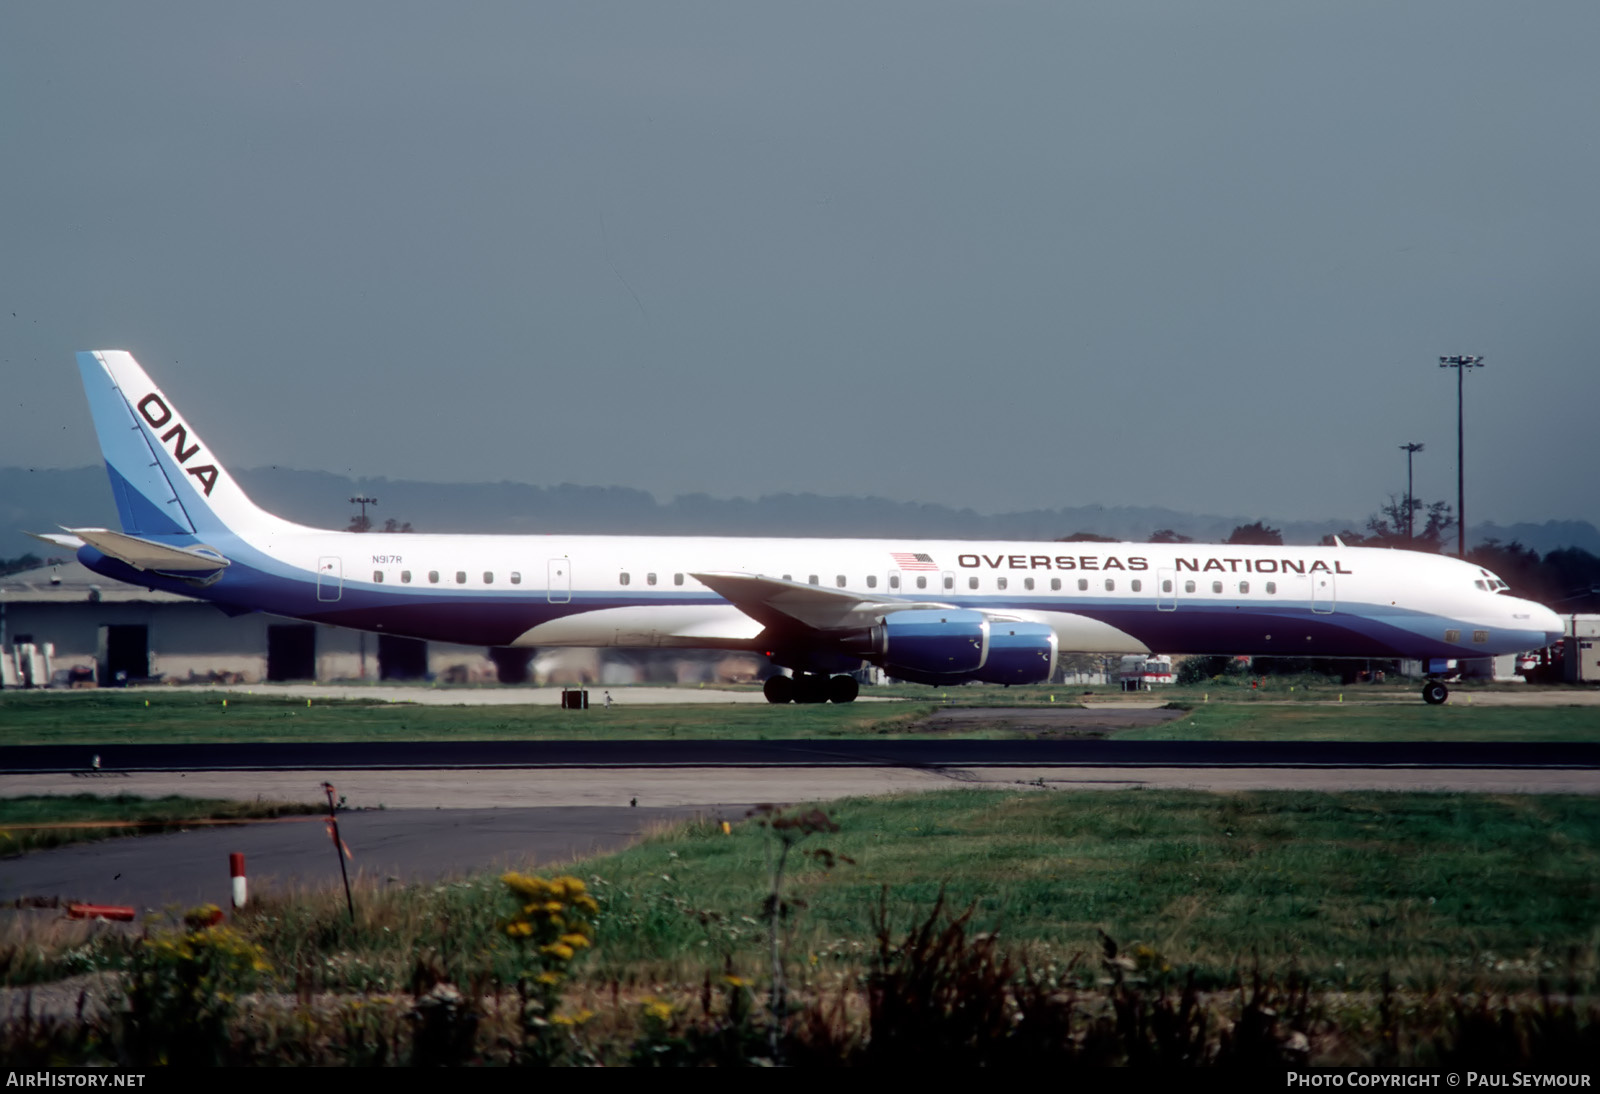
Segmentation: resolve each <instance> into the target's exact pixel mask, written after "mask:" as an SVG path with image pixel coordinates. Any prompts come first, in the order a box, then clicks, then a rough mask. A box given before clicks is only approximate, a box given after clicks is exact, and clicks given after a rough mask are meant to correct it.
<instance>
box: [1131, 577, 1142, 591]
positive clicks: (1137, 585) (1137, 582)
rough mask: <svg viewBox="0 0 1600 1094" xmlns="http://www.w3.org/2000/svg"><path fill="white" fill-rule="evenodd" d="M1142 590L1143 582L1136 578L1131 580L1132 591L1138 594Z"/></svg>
mask: <svg viewBox="0 0 1600 1094" xmlns="http://www.w3.org/2000/svg"><path fill="white" fill-rule="evenodd" d="M1143 588H1144V582H1142V581H1140V580H1139V579H1138V578H1134V579H1133V591H1134V592H1138V591H1139V590H1141V589H1143Z"/></svg>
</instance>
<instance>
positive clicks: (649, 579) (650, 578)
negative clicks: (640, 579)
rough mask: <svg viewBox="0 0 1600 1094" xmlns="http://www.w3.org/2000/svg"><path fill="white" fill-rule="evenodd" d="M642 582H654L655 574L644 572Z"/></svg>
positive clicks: (648, 583) (650, 583) (652, 583)
mask: <svg viewBox="0 0 1600 1094" xmlns="http://www.w3.org/2000/svg"><path fill="white" fill-rule="evenodd" d="M644 583H645V584H646V585H654V584H655V583H656V575H655V574H645V575H644Z"/></svg>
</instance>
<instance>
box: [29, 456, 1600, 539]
mask: <svg viewBox="0 0 1600 1094" xmlns="http://www.w3.org/2000/svg"><path fill="white" fill-rule="evenodd" d="M236 475H237V477H238V479H239V482H240V484H241V485H242V486H243V487H244V488H245V490H246V491H248V492H249V494H250V496H251V497H252V498H253V499H254V500H255V501H256V502H257V503H258V504H260V505H261V506H263V507H264V508H266V509H269V510H271V511H272V512H274V513H278V514H279V515H281V516H284V517H287V518H288V519H290V520H295V521H299V522H301V523H303V524H309V525H312V526H314V527H322V528H343V527H345V526H346V525H347V524H348V523H349V521H350V516H351V513H352V512H353V507H352V506H351V505H350V503H349V500H348V499H349V498H351V497H353V496H355V495H358V494H366V495H368V496H373V497H376V498H377V499H378V505H377V506H376V508H373V509H372V510H371V513H370V515H371V516H372V517H373V518H374V522H375V523H376V524H377V525H379V526H381V525H382V523H383V521H384V520H385V519H387V518H393V519H394V520H397V521H402V522H407V521H408V522H410V524H411V525H412V527H413V528H415V529H416V530H417V531H419V532H520V533H528V534H539V533H549V534H560V533H576V532H589V533H594V534H631V535H749V536H863V537H886V538H905V539H917V538H946V539H1015V540H1051V539H1056V538H1059V537H1061V536H1065V535H1070V534H1071V533H1073V532H1098V533H1100V534H1101V535H1107V536H1114V537H1116V538H1118V539H1128V540H1143V539H1148V538H1149V537H1150V534H1151V533H1152V532H1154V531H1156V530H1157V529H1161V528H1170V529H1172V530H1173V531H1176V532H1179V533H1181V534H1183V535H1187V536H1190V537H1192V538H1194V539H1195V540H1197V541H1200V542H1208V541H1209V542H1217V541H1220V540H1223V539H1226V538H1227V536H1228V533H1229V532H1231V531H1232V530H1233V529H1234V528H1235V527H1237V526H1238V525H1240V524H1247V523H1250V522H1252V521H1256V520H1265V521H1266V523H1268V524H1269V525H1272V526H1273V527H1276V528H1281V529H1282V530H1283V535H1284V539H1285V540H1286V541H1287V542H1289V543H1315V542H1317V540H1319V539H1320V538H1321V537H1322V536H1323V535H1325V534H1327V533H1329V532H1339V531H1342V530H1344V529H1346V528H1351V529H1356V530H1359V529H1361V528H1362V527H1364V525H1365V523H1366V521H1365V518H1362V519H1360V520H1328V521H1279V520H1275V519H1273V518H1272V516H1271V515H1270V514H1261V513H1251V514H1248V515H1234V516H1216V515H1197V514H1194V513H1180V512H1177V511H1175V510H1172V509H1162V508H1157V507H1153V506H1102V505H1086V506H1076V507H1072V508H1065V509H1035V510H1028V511H1025V512H1018V513H997V514H993V515H985V514H982V513H977V512H974V511H973V510H971V509H954V508H951V507H949V506H944V505H931V504H919V503H916V502H901V501H889V500H886V499H884V498H854V497H823V496H820V495H817V494H773V495H769V496H767V497H762V498H757V499H755V500H750V499H747V498H713V497H710V496H708V495H706V494H685V495H683V496H681V497H678V498H674V499H673V500H672V501H669V502H666V503H664V504H663V503H661V502H657V501H656V500H655V498H654V497H652V496H651V495H650V494H648V493H645V492H644V491H642V490H632V489H628V488H626V487H619V486H610V487H606V486H573V485H570V484H563V485H561V486H531V485H528V484H527V483H515V482H493V483H431V482H409V481H402V480H390V479H383V478H377V479H366V478H363V479H352V478H347V477H346V476H343V475H334V474H330V473H328V472H323V471H291V470H287V469H284V468H276V467H268V468H254V469H252V470H246V471H239V472H236ZM116 519H117V515H116V509H115V507H114V506H113V504H112V501H111V491H110V488H109V486H108V485H107V482H106V475H105V471H104V469H102V468H99V467H82V468H73V469H70V470H29V469H26V468H0V558H5V557H10V556H13V555H20V554H23V553H24V552H26V551H29V550H33V552H34V553H35V554H42V553H44V552H45V550H46V548H45V546H44V545H43V544H40V543H37V542H36V541H33V540H29V539H27V538H25V537H24V536H23V535H22V533H23V532H24V531H35V532H49V531H54V530H55V529H56V528H57V527H58V526H59V525H62V524H71V525H82V526H93V525H109V526H110V527H116ZM1490 537H1493V538H1496V539H1499V540H1501V541H1502V542H1510V541H1512V540H1517V541H1518V542H1520V543H1522V544H1523V545H1524V546H1527V547H1531V548H1533V549H1534V550H1536V551H1539V552H1540V553H1541V554H1542V553H1544V552H1547V551H1551V550H1554V549H1556V548H1558V547H1581V548H1583V549H1584V550H1586V551H1589V552H1591V553H1593V554H1596V555H1600V529H1596V528H1595V526H1594V525H1593V524H1590V523H1589V522H1588V521H1547V522H1545V523H1543V524H1513V525H1505V526H1502V525H1498V524H1482V525H1475V526H1474V527H1473V528H1472V529H1471V532H1470V535H1469V536H1468V542H1469V543H1476V542H1478V541H1480V540H1482V539H1486V538H1490Z"/></svg>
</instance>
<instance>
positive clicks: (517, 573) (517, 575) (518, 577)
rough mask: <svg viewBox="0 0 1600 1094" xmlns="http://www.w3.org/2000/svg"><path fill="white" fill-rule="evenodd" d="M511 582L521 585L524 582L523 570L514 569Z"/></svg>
mask: <svg viewBox="0 0 1600 1094" xmlns="http://www.w3.org/2000/svg"><path fill="white" fill-rule="evenodd" d="M511 584H513V585H521V584H522V571H521V570H512V571H511Z"/></svg>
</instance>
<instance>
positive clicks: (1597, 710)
mask: <svg viewBox="0 0 1600 1094" xmlns="http://www.w3.org/2000/svg"><path fill="white" fill-rule="evenodd" d="M1189 690H1191V689H1175V690H1174V691H1173V692H1170V693H1169V692H1163V693H1162V696H1161V697H1163V698H1168V697H1170V698H1173V699H1175V700H1176V702H1177V704H1178V705H1180V706H1188V707H1189V708H1190V709H1188V710H1187V711H1185V712H1183V716H1182V717H1180V718H1175V720H1174V721H1172V722H1170V723H1168V724H1165V725H1162V726H1157V727H1152V728H1147V729H1142V730H1129V731H1125V732H1124V733H1122V734H1120V735H1121V736H1126V737H1129V738H1146V739H1160V740H1173V739H1189V740H1352V741H1359V740H1404V741H1423V740H1445V741H1490V740H1496V741H1600V706H1571V707H1503V706H1502V707H1485V706H1477V707H1475V706H1473V705H1471V704H1470V703H1465V702H1463V703H1459V704H1452V705H1449V706H1444V707H1428V706H1425V705H1423V704H1422V703H1421V702H1420V701H1418V702H1411V701H1407V702H1404V703H1401V702H1395V703H1392V704H1391V703H1387V702H1385V703H1381V704H1365V703H1356V702H1348V703H1338V702H1336V701H1335V702H1328V703H1301V702H1294V703H1276V702H1271V701H1265V700H1257V699H1251V698H1244V699H1239V698H1238V697H1237V695H1236V694H1229V695H1227V697H1226V698H1223V697H1220V696H1219V695H1217V694H1212V695H1211V700H1210V701H1209V702H1208V701H1204V699H1203V696H1204V695H1205V694H1207V693H1205V692H1201V691H1195V693H1194V694H1193V695H1192V696H1191V695H1188V691H1189ZM920 694H921V695H922V697H923V698H924V699H925V700H926V699H928V697H929V696H930V694H932V695H935V696H936V695H937V694H940V693H930V691H928V690H927V689H924V690H923V691H922V692H921V693H920ZM949 694H950V695H951V699H950V700H949V702H948V703H942V702H938V701H923V702H903V703H855V704H851V705H848V706H843V707H836V706H833V705H831V704H829V705H821V706H783V707H772V706H766V705H764V704H741V703H723V704H704V705H701V704H664V705H659V706H642V705H635V704H630V703H627V702H620V703H618V704H617V705H616V706H614V707H613V708H612V709H610V710H606V709H604V708H598V707H596V708H591V709H589V710H586V711H566V710H561V709H560V708H558V707H553V706H424V705H419V704H410V703H381V702H368V701H359V700H322V699H313V700H311V702H310V705H307V701H306V700H305V699H295V698H285V697H282V696H265V695H248V694H242V693H209V692H187V691H185V692H173V691H162V690H157V689H150V690H138V691H125V692H123V691H79V692H4V693H0V725H3V726H4V734H3V736H0V741H3V743H5V744H118V743H120V744H153V743H163V742H170V743H189V742H196V741H230V740H233V741H398V740H413V741H414V740H444V741H448V740H463V741H466V740H505V739H516V740H537V739H541V738H543V739H549V740H630V739H631V740H663V739H666V740H670V739H699V740H706V739H711V740H717V739H724V740H726V739H750V738H766V739H783V738H829V737H875V736H881V735H887V734H898V735H909V736H932V735H936V734H935V733H933V732H932V731H930V730H927V729H919V728H918V726H917V723H918V722H919V721H921V720H922V719H924V718H926V717H927V716H928V715H929V714H930V713H931V712H932V711H934V710H936V709H939V708H940V707H941V706H977V705H999V704H1000V703H1001V701H1002V700H1004V701H1005V704H1006V705H1013V706H1022V707H1025V708H1028V707H1039V708H1045V707H1055V708H1057V709H1065V708H1066V706H1067V703H1066V700H1067V699H1069V698H1075V697H1074V696H1069V695H1068V694H1067V693H1065V692H1063V691H1061V690H1060V689H1057V690H1055V691H1050V690H1048V689H1042V688H1033V689H1030V688H1009V689H1000V688H987V689H974V688H958V689H952V690H951V691H950V693H949ZM1052 694H1054V695H1056V696H1057V699H1058V700H1059V701H1058V702H1056V703H1050V702H1049V696H1050V695H1052ZM1245 694H1246V695H1247V696H1248V695H1249V694H1250V693H1248V692H1246V693H1245ZM1335 694H1336V693H1335ZM1333 697H1334V696H1330V698H1333ZM224 698H225V699H226V700H227V706H226V707H224V706H223V700H224ZM975 700H982V702H976V701H975ZM147 703H148V704H149V705H148V706H147V705H146V704H147ZM937 735H940V736H943V735H946V734H945V733H939V734H937ZM960 735H962V736H978V737H994V736H1015V735H1017V732H1016V731H1007V730H993V729H980V730H976V731H963V732H962V733H961V734H960Z"/></svg>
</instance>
